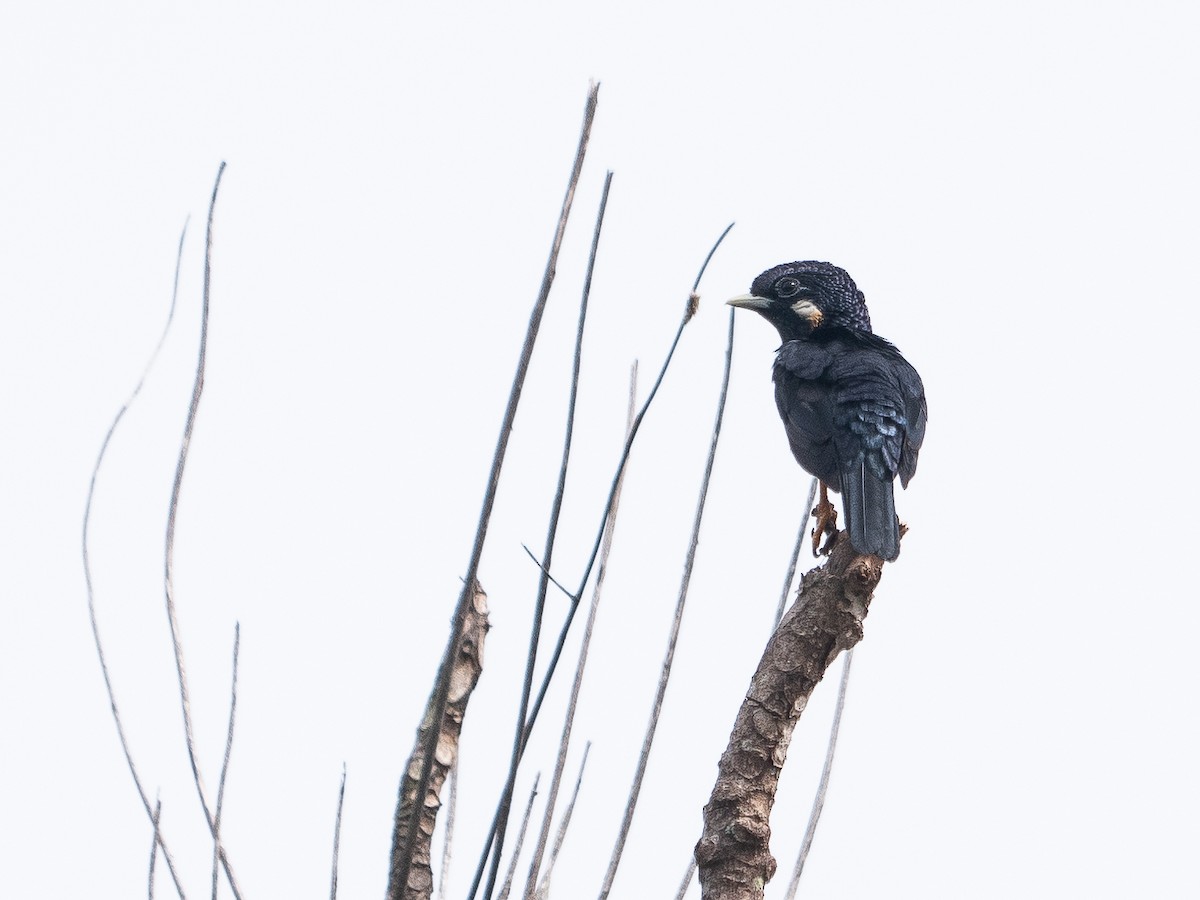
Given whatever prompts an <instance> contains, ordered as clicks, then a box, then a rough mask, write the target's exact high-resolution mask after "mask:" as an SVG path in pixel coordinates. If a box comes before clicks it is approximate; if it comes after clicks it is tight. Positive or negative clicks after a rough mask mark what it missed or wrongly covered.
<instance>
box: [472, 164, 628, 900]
mask: <svg viewBox="0 0 1200 900" xmlns="http://www.w3.org/2000/svg"><path fill="white" fill-rule="evenodd" d="M612 177H613V173H612V172H611V171H610V172H608V173H607V174H606V175H605V177H604V190H603V191H602V192H601V194H600V209H599V210H598V211H597V213H596V226H595V229H594V230H593V232H592V248H591V252H590V253H589V255H588V264H587V273H586V274H585V275H584V279H583V290H582V292H581V296H580V300H579V321H578V325H577V326H576V329H575V355H574V358H573V361H572V365H571V387H570V390H569V392H568V394H569V396H568V400H567V422H566V434H565V436H564V437H563V449H562V458H561V460H560V462H559V467H558V484H557V486H556V487H555V490H554V500H553V502H552V503H551V505H550V522H549V525H548V526H547V528H546V548H545V550H544V552H543V555H542V562H541V577H540V578H539V579H538V592H537V599H536V600H535V601H534V611H533V624H532V626H531V628H530V634H529V650H528V652H527V654H526V658H525V677H524V679H523V680H522V682H521V702H520V705H519V707H518V710H517V722H516V729H515V732H516V733H515V734H514V735H513V749H512V758H511V759H510V760H509V765H508V778H507V780H506V782H505V785H504V795H503V798H502V799H501V801H500V809H501V813H500V821H499V824H498V825H497V827H496V845H495V851H494V853H493V854H492V869H491V872H490V873H489V874H488V883H487V887H486V888H485V889H484V896H485V897H488V898H490V897H491V896H492V888H493V886H494V885H495V882H496V874H497V872H498V870H499V866H500V854H501V852H502V851H503V849H504V834H505V830H506V826H507V824H508V810H509V808H510V806H511V804H512V792H513V787H514V785H515V784H516V780H517V769H518V767H519V766H520V764H521V757H522V756H523V755H524V753H525V740H526V735H525V717H526V716H527V715H528V713H529V695H530V693H531V691H532V690H533V670H534V666H535V664H536V663H537V648H538V641H539V639H540V638H541V633H542V616H543V614H544V612H545V609H546V591H547V589H548V588H549V586H550V571H549V570H550V565H551V562H552V560H553V557H554V542H555V539H556V538H557V536H558V520H559V516H560V515H561V513H562V506H563V499H564V497H565V496H566V488H567V468H568V466H569V465H570V461H571V440H572V438H573V436H574V433H575V402H576V400H577V398H578V396H579V372H580V369H581V367H582V364H583V333H584V326H585V325H586V324H587V313H588V300H589V298H590V297H591V293H592V274H593V273H594V272H595V269H596V253H597V251H598V250H599V247H600V230H601V228H602V227H603V225H604V211H605V209H607V207H608V192H609V188H610V187H611V186H612ZM552 799H553V798H552Z"/></svg>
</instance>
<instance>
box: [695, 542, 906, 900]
mask: <svg viewBox="0 0 1200 900" xmlns="http://www.w3.org/2000/svg"><path fill="white" fill-rule="evenodd" d="M882 573H883V561H882V560H880V559H879V558H878V557H874V556H860V555H858V554H857V553H856V552H855V551H854V548H853V547H851V546H850V541H849V539H848V537H847V536H846V535H845V533H842V534H840V535H838V538H837V541H836V543H835V544H834V547H833V552H832V554H831V555H830V557H829V560H828V562H826V564H825V565H824V566H821V567H820V568H817V569H813V570H812V571H810V572H808V573H807V574H806V575H805V576H804V578H803V580H802V582H801V586H800V594H799V596H798V597H797V599H796V602H795V603H794V604H793V605H792V608H791V609H790V610H788V612H787V614H786V615H785V616H784V617H783V621H782V622H781V623H780V626H779V628H778V630H777V631H776V632H775V634H774V635H773V636H772V637H771V639H770V641H768V642H767V647H766V650H765V651H764V652H763V657H762V660H761V662H760V663H759V666H758V671H756V672H755V673H754V678H753V680H752V681H751V683H750V690H749V691H748V692H747V694H746V699H745V701H744V702H743V703H742V708H741V709H740V710H739V711H738V715H737V719H736V721H735V722H734V726H733V732H732V733H731V734H730V736H729V746H728V748H727V749H726V750H725V753H724V754H723V755H722V756H721V762H720V764H719V766H718V773H717V783H716V785H715V786H714V787H713V793H712V797H711V799H710V800H709V802H708V805H707V806H705V807H704V831H703V836H702V837H701V838H700V841H699V842H698V843H697V844H696V851H695V852H696V862H697V863H698V865H699V868H700V886H701V896H702V897H703V898H704V900H761V898H762V896H763V889H764V887H765V886H766V883H767V882H768V881H770V880H771V877H772V876H773V875H774V874H775V859H774V857H772V856H771V853H770V849H769V848H768V841H769V839H770V835H771V828H770V814H771V807H772V805H773V804H774V802H775V789H776V787H777V786H778V784H779V773H780V771H781V770H782V768H783V763H784V760H785V759H786V757H787V748H788V744H789V742H790V741H791V736H792V730H793V729H794V728H795V727H796V722H797V721H798V720H799V718H800V714H801V713H802V712H803V711H804V708H805V706H806V705H807V704H808V698H809V697H810V696H811V694H812V692H813V689H814V688H815V687H816V686H817V684H818V683H819V682H820V681H821V678H822V677H823V676H824V674H825V671H826V669H828V668H829V666H830V665H831V664H832V663H833V661H834V659H835V658H836V657H837V655H838V654H839V653H841V652H842V651H843V650H848V649H849V648H851V647H853V646H854V645H855V644H857V643H858V642H859V641H860V640H861V639H862V636H863V620H864V619H865V618H866V615H867V611H868V609H869V607H870V603H871V598H872V595H873V593H874V590H875V587H876V585H878V584H879V578H880V575H881V574H882Z"/></svg>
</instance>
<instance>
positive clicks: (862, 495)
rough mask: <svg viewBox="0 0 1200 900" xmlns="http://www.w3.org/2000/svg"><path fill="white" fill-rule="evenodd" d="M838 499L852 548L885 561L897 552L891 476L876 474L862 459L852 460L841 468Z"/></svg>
mask: <svg viewBox="0 0 1200 900" xmlns="http://www.w3.org/2000/svg"><path fill="white" fill-rule="evenodd" d="M842 499H843V502H844V505H845V508H846V530H847V531H849V532H850V543H851V544H852V545H853V546H854V549H855V550H857V551H858V552H859V553H864V554H867V553H869V554H874V555H875V556H878V557H880V558H882V559H886V560H888V561H891V560H893V559H895V558H896V557H897V556H899V555H900V520H899V519H897V518H896V502H895V500H894V499H893V496H892V479H891V478H887V477H884V478H880V477H879V476H878V475H876V474H875V473H874V472H872V471H871V469H870V467H868V466H867V465H865V464H864V463H863V462H861V461H859V462H856V463H854V464H852V465H849V466H847V467H846V468H845V469H843V470H842Z"/></svg>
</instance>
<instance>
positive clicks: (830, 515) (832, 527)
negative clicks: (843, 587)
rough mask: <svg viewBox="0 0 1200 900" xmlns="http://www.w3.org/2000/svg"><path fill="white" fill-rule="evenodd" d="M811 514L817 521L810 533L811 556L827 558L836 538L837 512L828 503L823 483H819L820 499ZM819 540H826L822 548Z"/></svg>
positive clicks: (827, 494)
mask: <svg viewBox="0 0 1200 900" xmlns="http://www.w3.org/2000/svg"><path fill="white" fill-rule="evenodd" d="M812 514H813V517H814V518H815V519H816V520H817V524H816V527H815V528H813V532H812V552H813V556H821V555H824V556H828V555H829V551H830V550H832V549H833V539H834V538H836V537H837V510H836V509H834V508H833V504H832V503H830V502H829V489H828V488H826V487H825V482H821V499H820V500H818V501H817V505H816V506H814V507H813V511H812ZM826 536H828V537H826ZM821 538H826V541H825V546H824V547H822V546H821Z"/></svg>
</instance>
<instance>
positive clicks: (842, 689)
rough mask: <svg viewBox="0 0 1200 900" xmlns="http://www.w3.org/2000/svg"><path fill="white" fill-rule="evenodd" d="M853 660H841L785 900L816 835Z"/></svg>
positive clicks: (850, 653)
mask: <svg viewBox="0 0 1200 900" xmlns="http://www.w3.org/2000/svg"><path fill="white" fill-rule="evenodd" d="M853 660H854V648H853V647H851V648H850V649H849V650H847V651H846V655H845V658H844V659H843V660H842V677H841V678H840V679H839V680H838V696H837V706H836V707H835V708H834V711H833V724H832V725H830V726H829V745H828V746H827V747H826V748H825V765H824V766H822V768H821V781H820V784H818V785H817V796H816V797H814V798H813V805H812V812H810V813H809V815H808V826H807V827H806V828H805V829H804V840H803V841H802V842H801V843H800V853H799V854H798V855H797V857H796V867H795V868H794V869H793V870H792V880H791V881H790V882H789V883H788V890H787V895H786V897H787V900H795V898H796V891H797V889H798V888H799V887H800V875H801V873H802V872H803V871H804V863H805V861H806V860H807V859H808V851H809V850H811V849H812V842H813V836H814V835H816V833H817V823H818V822H820V821H821V811H822V810H823V809H824V808H825V794H826V792H828V790H829V775H830V773H831V772H832V771H833V757H834V754H835V753H836V751H837V739H838V731H839V730H840V729H841V727H842V710H843V709H844V708H845V706H846V686H847V685H848V684H849V683H850V663H851V662H852V661H853Z"/></svg>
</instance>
